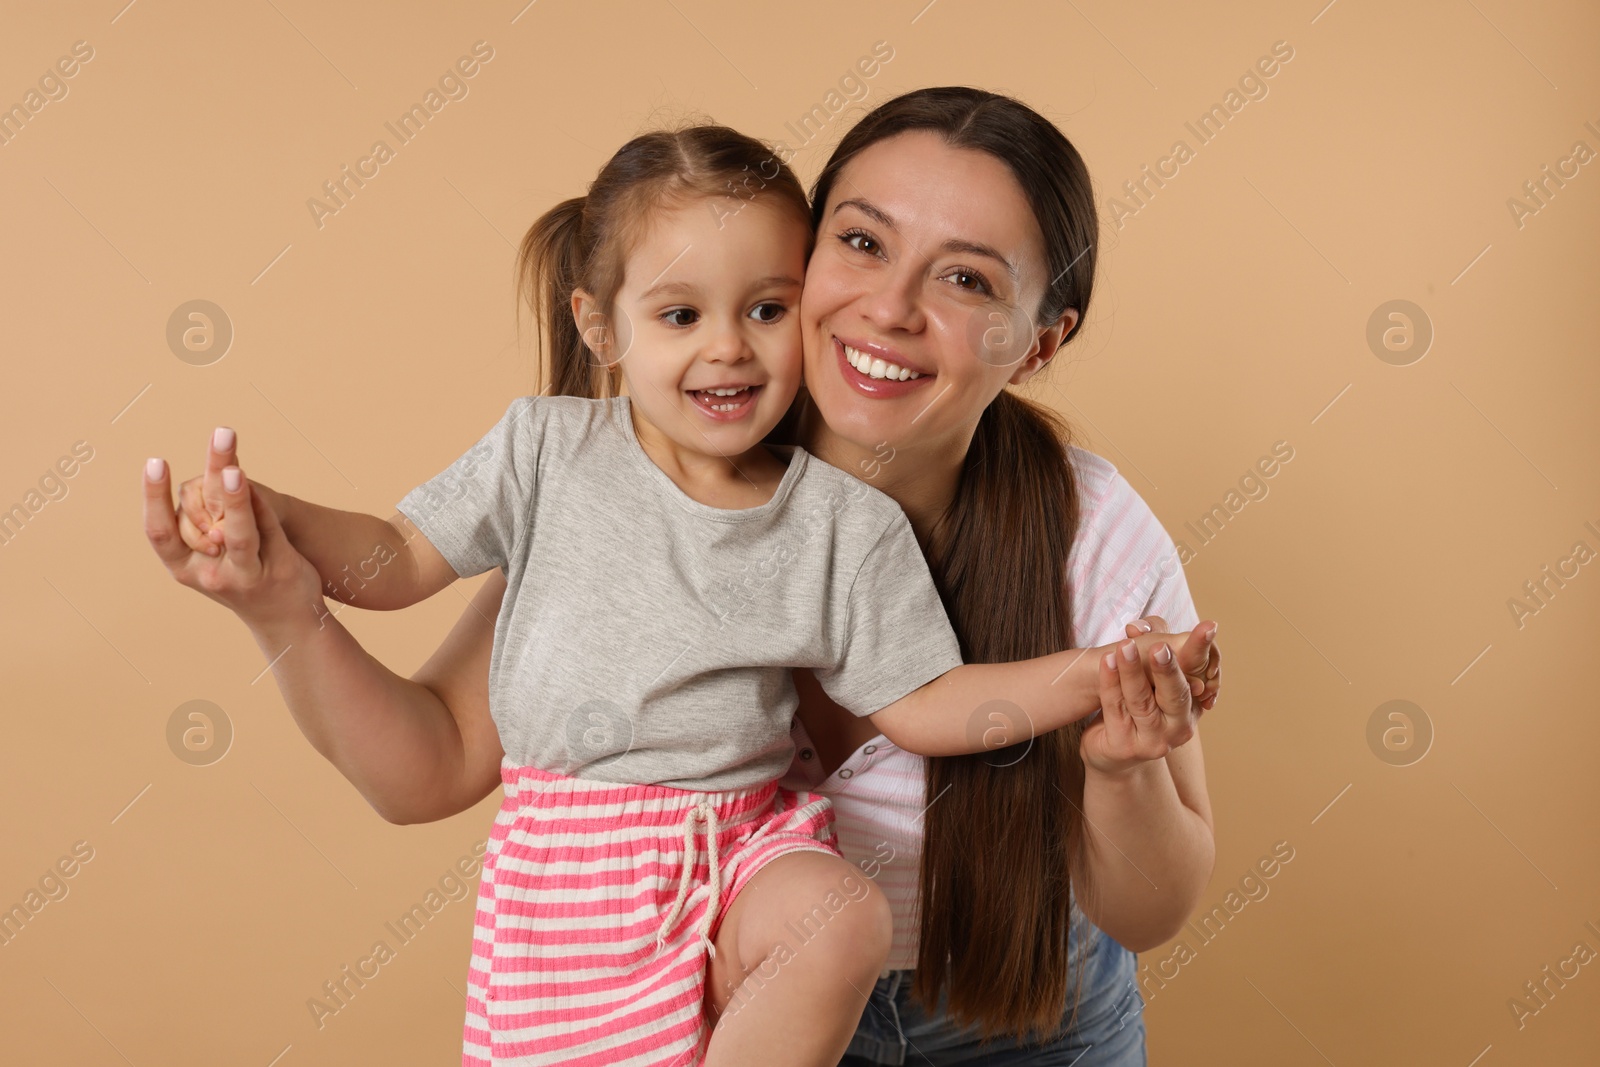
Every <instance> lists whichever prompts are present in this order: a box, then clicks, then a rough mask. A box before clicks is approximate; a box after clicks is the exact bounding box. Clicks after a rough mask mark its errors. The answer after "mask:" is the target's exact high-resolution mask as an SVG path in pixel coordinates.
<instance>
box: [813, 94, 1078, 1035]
mask: <svg viewBox="0 0 1600 1067" xmlns="http://www.w3.org/2000/svg"><path fill="white" fill-rule="evenodd" d="M911 130H927V131H932V132H935V133H938V134H940V135H942V136H943V137H944V139H945V141H946V142H947V143H948V144H950V145H952V146H953V147H957V148H964V149H971V150H975V151H979V152H986V153H988V154H989V155H991V156H994V157H995V158H996V159H999V160H1001V161H1002V162H1004V163H1005V164H1006V165H1007V166H1009V167H1010V169H1011V173H1012V175H1013V176H1015V178H1016V180H1017V183H1018V185H1020V186H1021V188H1022V191H1023V193H1024V194H1025V195H1026V197H1027V199H1028V203H1029V206H1030V207H1031V208H1032V209H1033V214H1034V216H1035V218H1036V219H1037V220H1038V224H1039V229H1040V231H1041V233H1042V235H1043V238H1044V247H1045V254H1046V260H1047V263H1046V266H1047V267H1048V269H1049V274H1050V277H1051V278H1052V279H1054V280H1053V281H1052V282H1051V283H1050V285H1049V287H1048V288H1047V290H1046V292H1045V294H1044V298H1043V300H1042V301H1041V304H1040V307H1039V308H1038V310H1037V313H1036V315H1035V319H1034V321H1036V322H1039V323H1049V322H1053V321H1055V320H1056V319H1057V318H1059V317H1060V316H1061V315H1062V313H1063V312H1065V311H1066V310H1067V309H1069V308H1076V309H1077V310H1078V313H1079V318H1078V321H1077V322H1076V323H1074V324H1073V327H1072V329H1071V330H1070V331H1068V332H1067V333H1066V335H1065V337H1063V338H1062V343H1063V344H1065V343H1066V341H1067V340H1068V339H1070V338H1071V337H1072V336H1073V335H1074V334H1076V333H1077V330H1078V328H1079V327H1080V326H1081V325H1082V323H1083V315H1084V313H1085V312H1086V311H1087V309H1088V304H1089V295H1090V291H1091V290H1092V289H1093V287H1094V267H1095V245H1096V240H1095V238H1096V230H1097V225H1098V223H1097V220H1096V215H1095V207H1094V197H1093V191H1092V188H1091V186H1090V182H1089V172H1088V168H1087V167H1085V166H1084V163H1083V159H1082V158H1081V157H1080V156H1079V155H1078V152H1077V150H1076V149H1075V148H1074V147H1073V146H1072V143H1071V142H1070V141H1068V140H1067V138H1066V137H1065V136H1064V135H1063V134H1062V133H1061V131H1060V130H1058V129H1056V127H1055V126H1054V125H1052V124H1051V123H1050V122H1049V121H1047V120H1046V119H1045V118H1044V117H1043V116H1041V115H1040V114H1039V113H1038V112H1036V111H1034V110H1033V109H1032V108H1030V107H1028V106H1027V105H1025V104H1023V103H1021V102H1019V101H1017V100H1013V99H1011V98H1010V97H1006V96H1000V95H997V94H995V93H990V92H984V91H983V90H980V89H969V88H963V87H943V88H931V89H920V90H917V91H915V92H910V93H906V94H904V95H903V96H898V97H895V98H893V99H891V100H888V101H886V102H884V103H883V104H881V105H880V106H878V107H877V108H876V109H874V110H873V111H871V112H870V113H868V114H867V115H866V116H865V117H864V118H862V119H861V121H859V122H858V123H857V124H856V125H855V126H854V127H852V128H851V129H850V131H849V132H848V133H847V134H845V136H844V139H843V140H842V141H841V142H840V143H839V146H838V148H837V149H835V151H834V153H833V156H832V158H831V159H829V160H828V164H827V166H826V167H824V168H823V170H822V173H821V174H820V175H819V176H818V178H817V181H816V183H815V185H814V186H813V187H812V190H811V209H812V221H813V224H820V223H821V222H822V219H823V214H824V212H825V211H826V209H827V202H828V194H829V192H830V190H832V188H833V186H834V183H835V181H836V180H837V179H838V177H839V174H840V172H841V171H842V170H843V168H844V167H845V165H846V164H848V163H849V162H850V160H851V159H853V158H855V156H856V155H858V154H859V153H860V152H862V151H863V150H864V149H866V148H868V147H869V146H871V145H873V144H876V143H878V142H879V141H882V140H884V139H886V138H889V137H893V136H895V135H896V134H900V133H905V132H907V131H911ZM1071 440H1072V439H1071V434H1070V429H1069V427H1068V426H1067V425H1066V423H1065V422H1063V421H1062V420H1061V419H1060V418H1059V417H1058V416H1056V415H1055V414H1054V413H1053V412H1051V411H1050V410H1049V409H1047V408H1044V407H1042V406H1040V405H1038V404H1035V403H1033V402H1031V401H1029V400H1028V399H1026V398H1024V397H1022V396H1019V395H1018V394H1016V393H1013V392H1010V391H1002V392H1001V393H1000V394H999V395H998V396H996V397H995V399H994V401H993V402H991V403H990V404H989V406H988V407H987V408H986V409H984V412H983V414H982V416H981V417H980V418H979V420H978V425H977V429H976V431H975V433H974V435H973V438H972V443H971V446H970V447H969V449H968V451H967V455H966V458H965V461H964V465H963V468H962V472H961V480H960V484H959V486H958V487H957V489H956V494H955V499H954V500H953V501H952V502H951V504H950V507H949V509H948V510H947V511H946V512H945V514H944V515H943V516H942V517H941V518H940V520H939V521H938V522H937V524H936V525H935V528H934V530H933V531H932V534H931V536H930V538H929V545H928V564H929V567H930V569H931V570H932V572H933V576H934V581H935V583H936V584H937V585H938V587H939V592H940V595H941V596H942V597H943V600H944V606H945V610H946V611H947V612H948V613H949V616H950V622H951V624H952V626H953V627H954V628H955V631H956V635H957V636H958V637H959V639H960V641H961V650H962V654H963V657H964V658H965V660H966V662H968V663H1004V662H1010V661H1013V660H1020V659H1029V658H1032V657H1035V656H1042V655H1046V654H1048V653H1051V652H1058V651H1060V650H1062V649H1065V648H1070V647H1071V641H1072V633H1071V624H1072V612H1071V606H1070V592H1069V590H1068V588H1067V573H1066V569H1067V556H1068V552H1069V551H1070V549H1071V548H1072V541H1073V537H1074V535H1075V534H1076V532H1077V528H1078V486H1077V481H1076V478H1075V476H1074V474H1073V470H1072V467H1071V465H1070V464H1069V462H1068V452H1067V449H1068V447H1069V445H1070V444H1071ZM1083 729H1084V726H1083V723H1082V721H1081V720H1080V721H1079V722H1077V723H1073V724H1072V725H1070V726H1067V727H1064V728H1062V729H1060V730H1055V731H1052V732H1050V733H1046V734H1041V735H1039V736H1037V737H1034V738H1032V739H1031V740H1030V741H1029V742H1026V743H1025V746H1024V744H1019V745H1014V746H1012V747H1010V748H1005V749H1001V750H998V751H995V752H988V753H981V754H974V755H964V756H941V757H935V758H931V759H929V760H928V761H927V797H928V798H929V799H930V800H931V801H933V803H931V804H930V806H929V807H928V809H927V812H926V814H925V815H924V827H925V843H924V846H923V851H922V867H921V876H920V879H921V908H920V911H919V920H918V921H919V934H920V949H919V952H918V957H917V972H916V978H915V980H914V981H913V984H912V990H911V991H912V994H913V995H914V996H916V997H917V999H918V1000H920V1001H921V1002H922V1004H923V1006H924V1008H926V1009H927V1010H929V1011H930V1012H932V1011H934V1010H935V1009H936V1005H937V1001H938V998H939V995H940V992H941V989H944V990H946V993H945V995H946V1000H947V1004H946V1010H947V1012H948V1014H949V1015H950V1017H951V1018H952V1019H953V1020H954V1021H956V1022H958V1023H962V1024H972V1023H977V1024H978V1025H979V1026H980V1028H981V1031H982V1033H983V1035H984V1036H985V1037H991V1036H993V1035H995V1034H997V1033H1010V1034H1012V1035H1015V1036H1016V1037H1017V1038H1018V1039H1021V1040H1027V1039H1028V1038H1029V1037H1030V1035H1031V1034H1033V1033H1038V1034H1050V1033H1053V1032H1055V1031H1056V1030H1057V1028H1058V1027H1059V1026H1061V1025H1062V1023H1061V1016H1062V1009H1063V1006H1064V1004H1065V1003H1066V1000H1067V993H1068V986H1069V984H1071V983H1069V975H1068V966H1067V964H1068V945H1069V925H1070V924H1071V923H1072V922H1073V915H1072V908H1071V907H1070V903H1071V899H1072V897H1071V894H1072V883H1073V881H1076V882H1077V885H1078V889H1079V892H1080V894H1081V896H1082V897H1084V898H1088V897H1089V894H1090V893H1091V891H1092V890H1091V886H1090V883H1089V869H1088V849H1089V847H1090V839H1089V837H1088V836H1087V834H1086V833H1085V832H1084V825H1083V822H1084V817H1083V789H1084V769H1083V762H1082V759H1081V757H1080V755H1079V752H1078V745H1079V742H1080V740H1081V739H1082V737H1083ZM946 794H948V795H946ZM1080 919H1081V916H1080ZM1085 927H1087V920H1082V925H1081V926H1080V928H1079V931H1078V934H1079V936H1080V937H1084V936H1086V935H1087V934H1088V932H1089V931H1088V930H1087V929H1085ZM1082 989H1083V975H1082V973H1081V971H1080V973H1079V974H1078V975H1077V981H1076V983H1075V984H1074V991H1073V996H1072V1018H1073V1019H1076V1017H1077V1009H1078V1001H1079V999H1080V997H1081V994H1082Z"/></svg>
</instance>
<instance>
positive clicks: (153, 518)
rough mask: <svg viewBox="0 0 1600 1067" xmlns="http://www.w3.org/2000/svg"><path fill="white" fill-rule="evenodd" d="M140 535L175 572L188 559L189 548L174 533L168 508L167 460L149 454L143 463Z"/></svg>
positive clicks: (174, 520)
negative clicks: (149, 457) (142, 505)
mask: <svg viewBox="0 0 1600 1067" xmlns="http://www.w3.org/2000/svg"><path fill="white" fill-rule="evenodd" d="M144 535H145V537H147V538H148V539H149V540H150V547H151V548H153V549H155V550H156V555H158V556H160V557H161V562H162V563H165V564H166V565H167V569H168V570H171V571H174V572H176V570H177V568H179V567H182V566H183V565H184V563H185V562H187V561H188V559H189V556H190V554H191V553H190V550H189V547H188V546H187V545H185V544H184V543H183V538H182V537H181V536H180V535H179V533H178V520H177V516H176V515H175V514H174V513H173V510H172V488H171V486H169V485H168V484H167V462H166V460H164V459H159V458H151V459H149V460H146V461H145V466H144Z"/></svg>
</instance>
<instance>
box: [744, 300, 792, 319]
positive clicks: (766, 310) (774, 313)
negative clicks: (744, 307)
mask: <svg viewBox="0 0 1600 1067" xmlns="http://www.w3.org/2000/svg"><path fill="white" fill-rule="evenodd" d="M786 310H787V309H786V308H785V307H784V306H783V305H782V304H775V303H772V302H771V301H768V302H767V303H765V304H757V305H756V306H755V307H753V308H751V309H750V317H751V318H752V319H755V320H756V321H757V322H777V321H778V320H779V319H781V318H783V313H784V311H786Z"/></svg>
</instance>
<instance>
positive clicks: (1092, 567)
mask: <svg viewBox="0 0 1600 1067" xmlns="http://www.w3.org/2000/svg"><path fill="white" fill-rule="evenodd" d="M1073 458H1074V460H1075V461H1076V463H1077V466H1078V469H1079V475H1080V478H1081V486H1082V490H1083V493H1082V498H1081V499H1082V510H1081V513H1080V516H1079V523H1078V533H1077V536H1076V537H1075V538H1074V540H1073V545H1072V550H1071V554H1070V556H1069V560H1068V582H1069V590H1070V593H1071V604H1072V631H1073V645H1074V647H1077V648H1089V647H1093V646H1095V645H1103V644H1110V643H1112V642H1114V641H1120V640H1123V639H1124V638H1126V637H1127V632H1126V630H1125V629H1124V627H1125V625H1126V624H1127V623H1129V622H1132V621H1133V620H1134V619H1138V618H1143V617H1144V616H1146V615H1159V616H1161V617H1162V618H1163V619H1165V620H1166V621H1167V626H1168V628H1169V630H1170V631H1171V632H1172V633H1183V632H1186V631H1188V630H1192V629H1194V627H1195V626H1196V625H1198V623H1199V621H1200V619H1199V616H1198V615H1197V614H1196V613H1195V606H1194V600H1193V599H1192V598H1191V597H1190V595H1189V582H1188V580H1187V578H1185V576H1184V573H1183V563H1182V559H1181V556H1180V553H1179V551H1178V549H1177V547H1176V546H1175V545H1174V543H1173V540H1172V536H1171V535H1170V534H1169V533H1167V531H1166V528H1165V527H1163V526H1162V525H1161V520H1160V519H1158V518H1156V516H1155V513H1154V512H1153V511H1151V510H1150V505H1149V504H1147V503H1145V500H1144V498H1143V497H1141V496H1140V495H1139V493H1138V492H1137V491H1136V490H1135V489H1134V488H1133V486H1131V485H1129V484H1128V480H1127V479H1126V478H1124V477H1123V476H1122V474H1121V473H1120V472H1119V471H1117V469H1116V468H1115V467H1113V466H1112V465H1111V464H1110V463H1109V462H1108V461H1107V460H1105V459H1103V458H1102V457H1100V456H1097V455H1095V454H1093V453H1090V452H1084V451H1081V450H1074V457H1073Z"/></svg>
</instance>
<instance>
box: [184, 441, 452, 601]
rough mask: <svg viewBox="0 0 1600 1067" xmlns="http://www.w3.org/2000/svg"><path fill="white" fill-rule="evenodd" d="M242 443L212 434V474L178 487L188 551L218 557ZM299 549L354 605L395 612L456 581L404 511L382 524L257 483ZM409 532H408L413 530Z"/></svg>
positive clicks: (328, 587) (329, 590)
mask: <svg viewBox="0 0 1600 1067" xmlns="http://www.w3.org/2000/svg"><path fill="white" fill-rule="evenodd" d="M219 442H220V443H221V444H223V445H224V447H220V448H219V447H218V444H219ZM238 463H239V459H238V438H237V435H236V434H234V433H233V432H232V431H231V430H230V431H228V432H227V433H225V434H224V433H217V434H213V435H212V439H211V445H210V447H209V448H208V449H207V450H206V469H205V472H204V473H203V474H200V475H197V476H195V477H193V478H190V479H189V480H188V481H186V482H184V483H183V484H182V485H181V486H179V488H178V504H179V523H178V529H179V532H180V533H181V534H182V536H183V540H184V543H186V544H188V545H189V547H190V548H193V549H196V550H199V551H204V552H207V553H208V554H210V555H216V554H217V552H218V551H220V549H221V547H222V532H221V525H220V522H219V521H218V520H219V519H220V518H221V516H222V514H223V507H222V506H223V503H224V500H225V496H226V490H225V487H224V485H223V476H224V471H226V470H228V469H229V468H231V467H236V466H238ZM255 492H256V493H257V495H259V496H260V497H261V498H262V499H263V500H264V501H265V502H266V504H267V505H268V507H270V508H271V509H272V513H273V514H274V515H275V516H277V519H278V523H279V525H281V526H282V527H283V530H284V533H285V534H287V535H288V537H289V540H290V542H291V543H293V545H294V547H295V549H296V551H298V552H299V553H300V554H301V555H302V556H304V557H305V558H306V559H308V560H310V561H311V565H312V566H313V567H315V568H316V570H317V574H318V576H319V577H321V579H322V583H323V586H322V588H323V595H325V596H329V597H332V598H333V599H335V600H338V601H341V602H343V603H346V604H353V605H355V606H356V607H361V608H368V609H370V610H373V611H390V610H394V609H396V608H405V607H410V606H411V605H412V604H416V603H419V602H421V601H423V600H426V599H428V598H429V597H431V596H432V595H433V594H435V593H437V592H438V591H439V590H441V589H443V588H444V587H445V586H447V585H449V584H450V583H451V582H453V581H455V580H456V577H457V575H456V572H455V570H454V569H453V568H452V567H451V566H450V564H449V563H448V562H447V561H446V560H445V558H444V556H443V555H442V554H440V552H439V550H438V549H437V548H435V547H434V546H433V544H432V543H431V542H430V541H429V540H428V539H427V538H426V537H424V536H422V535H421V532H420V531H418V530H417V529H416V527H415V526H413V525H412V524H411V521H410V520H409V519H407V518H406V516H405V515H404V514H403V513H401V512H398V511H397V512H395V514H394V515H393V516H391V517H390V518H388V519H387V520H385V519H380V518H378V517H377V516H376V515H367V514H364V513H361V512H355V511H340V510H339V509H337V508H329V507H323V506H322V505H320V504H313V503H310V502H309V501H305V500H300V499H298V498H296V497H292V496H289V495H288V494H287V493H280V492H278V491H277V490H275V489H272V488H269V487H268V486H266V485H263V484H262V483H261V482H256V483H255ZM403 531H409V535H408V533H407V532H403Z"/></svg>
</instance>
